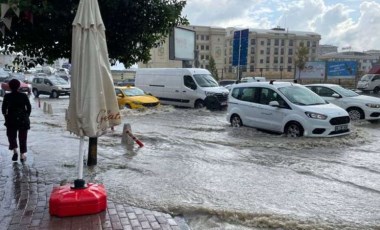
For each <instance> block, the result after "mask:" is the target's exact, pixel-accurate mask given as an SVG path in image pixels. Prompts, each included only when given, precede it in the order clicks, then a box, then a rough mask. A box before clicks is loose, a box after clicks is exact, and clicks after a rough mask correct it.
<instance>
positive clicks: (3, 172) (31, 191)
mask: <svg viewBox="0 0 380 230" xmlns="http://www.w3.org/2000/svg"><path fill="white" fill-rule="evenodd" d="M11 157H12V153H11V152H10V151H9V150H8V149H7V147H6V146H4V145H0V230H5V229H8V230H13V229H14V230H16V229H17V230H19V229H36V230H37V229H91V230H92V229H131V230H139V229H163V230H185V229H189V228H188V226H187V225H186V223H185V222H184V221H183V220H182V219H181V218H179V217H173V216H171V215H170V214H166V213H162V212H157V211H153V210H147V209H143V208H138V207H134V206H131V205H128V204H121V203H114V202H113V201H112V200H111V199H110V198H109V197H108V200H107V209H106V211H103V212H100V213H98V214H94V215H84V216H75V217H63V218H60V217H55V216H51V215H50V214H49V198H50V194H51V191H52V189H53V188H54V187H56V186H60V185H59V184H58V183H57V184H54V183H53V182H51V181H50V180H46V178H45V176H44V175H42V174H41V173H39V170H38V169H37V168H34V167H33V165H32V164H30V163H29V162H28V160H27V161H26V162H25V163H24V164H21V163H20V162H12V161H11ZM29 158H33V153H32V152H29V153H28V159H29Z"/></svg>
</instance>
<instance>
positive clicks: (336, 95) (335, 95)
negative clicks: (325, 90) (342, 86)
mask: <svg viewBox="0 0 380 230" xmlns="http://www.w3.org/2000/svg"><path fill="white" fill-rule="evenodd" d="M331 96H332V97H335V98H340V95H339V94H337V93H333V95H331Z"/></svg>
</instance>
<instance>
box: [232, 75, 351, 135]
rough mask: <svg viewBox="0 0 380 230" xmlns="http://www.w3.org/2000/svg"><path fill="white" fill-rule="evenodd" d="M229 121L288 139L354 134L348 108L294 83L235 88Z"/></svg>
mask: <svg viewBox="0 0 380 230" xmlns="http://www.w3.org/2000/svg"><path fill="white" fill-rule="evenodd" d="M227 120H228V121H229V122H230V123H231V125H232V126H235V127H239V126H242V125H245V126H250V127H254V128H258V129H264V130H269V131H274V132H278V133H285V134H287V136H291V137H299V136H313V137H332V136H340V135H345V134H349V133H350V126H351V125H350V117H349V115H348V113H347V111H345V110H344V109H342V108H340V107H338V106H336V105H334V104H330V103H328V102H326V101H325V100H323V99H322V98H321V97H320V96H318V95H317V94H315V93H314V92H312V91H311V90H309V89H308V88H306V87H304V86H302V85H299V84H295V83H290V82H273V81H270V82H250V83H241V84H235V85H233V87H232V89H231V91H230V94H229V96H228V109H227Z"/></svg>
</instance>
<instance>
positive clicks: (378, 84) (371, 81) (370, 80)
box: [357, 74, 380, 93]
mask: <svg viewBox="0 0 380 230" xmlns="http://www.w3.org/2000/svg"><path fill="white" fill-rule="evenodd" d="M357 89H359V90H361V91H363V92H366V91H367V92H369V91H373V93H379V92H380V74H366V75H364V76H363V77H362V78H361V79H360V80H359V82H358V86H357Z"/></svg>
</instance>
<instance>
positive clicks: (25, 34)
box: [0, 0, 188, 67]
mask: <svg viewBox="0 0 380 230" xmlns="http://www.w3.org/2000/svg"><path fill="white" fill-rule="evenodd" d="M17 2H19V4H18V7H19V9H20V11H21V13H20V17H17V16H16V15H15V14H14V12H13V11H12V10H9V11H8V13H7V15H8V16H11V17H12V19H13V21H12V26H11V29H10V30H7V29H6V32H5V36H3V37H2V38H0V46H2V47H4V46H5V45H13V46H15V49H16V50H15V51H24V52H26V53H27V55H29V56H33V55H36V56H42V57H44V58H46V59H48V60H49V61H53V60H56V59H57V58H61V57H65V58H70V56H71V39H72V38H71V34H72V22H73V20H74V17H75V14H76V10H77V8H78V4H79V0H64V1H62V0H18V1H17ZM98 2H99V7H100V11H101V14H102V18H103V22H104V24H105V27H106V37H107V46H108V53H109V57H110V58H111V59H114V60H119V61H121V62H123V63H124V65H125V66H126V67H129V66H131V65H133V64H134V63H136V62H139V61H142V62H148V61H149V60H150V53H149V52H150V50H151V49H152V48H153V47H155V46H156V45H157V44H158V43H159V42H160V41H162V40H164V39H165V37H167V36H168V35H169V33H170V31H171V29H172V28H173V27H174V26H177V25H187V24H188V21H187V19H186V18H185V17H181V12H182V9H183V8H184V6H185V4H186V1H184V0H139V1H132V0H98ZM0 3H8V0H0ZM31 15H33V16H32V18H31V17H30V16H31Z"/></svg>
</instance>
